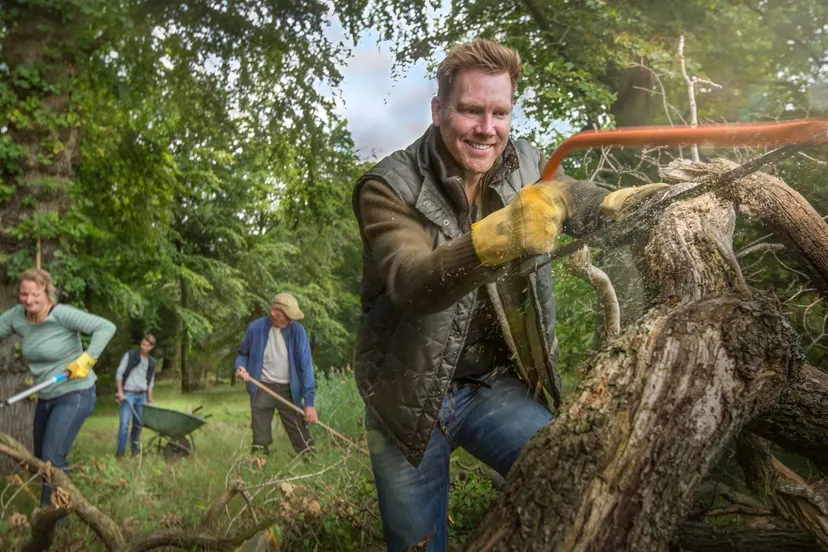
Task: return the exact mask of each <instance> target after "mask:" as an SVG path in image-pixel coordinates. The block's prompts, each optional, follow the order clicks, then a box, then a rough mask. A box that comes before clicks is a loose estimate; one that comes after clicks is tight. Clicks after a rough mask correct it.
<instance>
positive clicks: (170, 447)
mask: <svg viewBox="0 0 828 552" xmlns="http://www.w3.org/2000/svg"><path fill="white" fill-rule="evenodd" d="M201 408H202V407H200V406H199V407H198V408H196V409H195V410H193V412H192V413H189V412H180V411H178V410H172V409H170V408H161V407H160V406H154V405H151V404H145V405H144V408H143V413H142V414H143V415H142V416H141V418H140V419H139V420H138V421H139V423H141V424H142V425H143V426H144V427H147V428H149V429H151V430H153V431H154V432H155V433H156V434H155V435H153V436H152V438H151V439H150V440H149V441H148V442H147V449H152V447H156V448H157V450H158V454H163V455H164V457H165V458H177V457H180V456H189V455H190V454H191V453H194V452H195V441H194V440H193V437H192V433H193V432H194V431H195V430H197V429H198V428H200V427H201V426H203V425H204V424H206V423H207V418H209V417H210V416H211V415H210V414H208V415H207V416H204V417H201V416H196V415H195V413H196V412H198V411H199V410H201ZM133 412H134V411H133ZM136 417H137V416H136Z"/></svg>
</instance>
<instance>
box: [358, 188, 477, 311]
mask: <svg viewBox="0 0 828 552" xmlns="http://www.w3.org/2000/svg"><path fill="white" fill-rule="evenodd" d="M359 205H360V218H361V224H362V229H363V232H364V233H365V237H366V241H367V242H368V247H369V249H370V252H371V255H372V257H373V259H374V263H375V265H376V267H377V270H378V271H379V273H380V276H381V277H382V278H383V280H384V283H385V286H386V288H387V289H388V292H389V294H390V295H391V299H392V300H393V301H394V302H395V303H396V304H398V305H399V306H400V307H401V308H402V309H403V310H406V311H408V312H410V313H413V314H416V315H424V314H430V313H434V312H439V311H441V310H444V309H446V308H448V307H450V306H451V305H452V304H454V303H455V302H456V301H457V300H459V299H460V298H461V297H463V296H464V295H466V294H468V293H469V292H471V291H472V290H474V289H475V288H476V287H478V286H480V285H481V283H484V281H485V277H486V276H487V275H488V274H489V269H488V268H487V267H483V266H482V264H481V262H480V259H478V258H477V255H476V253H475V252H474V246H473V244H472V241H471V236H470V235H465V236H462V237H460V238H458V239H456V240H453V241H450V242H447V243H445V244H443V245H441V246H440V247H438V248H436V249H435V248H434V245H433V242H432V238H431V237H429V235H428V234H427V233H426V231H425V230H424V229H423V227H422V222H421V220H420V216H419V215H418V214H417V213H416V212H414V210H413V209H412V208H411V207H409V206H407V205H405V203H403V201H402V200H401V199H399V198H398V197H396V195H395V194H394V192H393V191H392V190H391V189H390V188H388V187H387V186H385V185H384V184H382V183H381V182H377V181H368V182H366V183H365V184H364V185H363V188H362V190H361V191H360V195H359Z"/></svg>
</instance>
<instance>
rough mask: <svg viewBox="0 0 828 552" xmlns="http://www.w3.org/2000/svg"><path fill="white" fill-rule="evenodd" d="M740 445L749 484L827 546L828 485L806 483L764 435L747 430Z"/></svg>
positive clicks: (739, 450) (782, 513) (827, 548)
mask: <svg viewBox="0 0 828 552" xmlns="http://www.w3.org/2000/svg"><path fill="white" fill-rule="evenodd" d="M737 445H738V453H737V457H738V459H739V463H740V464H741V465H742V469H743V470H744V472H745V481H747V483H748V485H749V486H750V487H751V488H752V489H753V490H754V491H755V492H756V493H757V494H759V495H760V496H762V497H763V498H765V499H766V500H767V501H768V502H771V503H772V504H773V505H774V507H775V508H776V510H777V511H778V512H779V513H780V514H781V515H782V516H783V517H784V518H785V519H787V520H788V521H791V522H794V523H796V524H798V525H799V526H800V527H802V528H803V529H804V530H806V531H808V532H809V533H811V535H813V537H814V539H815V540H816V541H817V542H818V543H819V545H820V546H821V547H822V548H823V549H824V550H828V485H826V484H825V482H824V481H822V482H820V483H818V484H816V485H808V484H807V483H805V481H803V480H802V478H801V477H799V476H798V475H796V474H795V473H794V472H793V471H791V470H790V469H789V468H788V467H787V466H785V465H784V464H782V463H781V462H780V461H779V460H777V459H776V458H775V457H774V456H773V455H772V454H771V452H770V447H769V443H768V441H766V440H765V439H762V438H761V437H757V436H755V435H750V434H744V435H742V436H741V437H740V438H739V439H738V440H737Z"/></svg>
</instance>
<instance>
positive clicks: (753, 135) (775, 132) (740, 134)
mask: <svg viewBox="0 0 828 552" xmlns="http://www.w3.org/2000/svg"><path fill="white" fill-rule="evenodd" d="M826 142H828V119H801V120H798V121H787V122H782V123H743V124H732V125H699V126H698V127H696V128H687V127H682V128H673V127H635V128H623V129H615V130H601V131H587V132H582V133H580V134H576V135H575V136H573V137H572V138H568V139H567V140H564V141H563V142H562V143H561V145H560V146H558V148H556V149H555V151H554V152H552V155H551V156H550V157H549V161H548V162H547V163H546V167H544V170H543V174H542V176H541V179H542V180H550V179H553V178H554V175H555V173H556V172H557V170H558V167H559V166H560V164H561V161H562V160H563V159H564V157H566V155H567V154H569V153H571V152H572V151H575V150H577V149H582V148H590V147H596V146H608V145H620V146H643V145H647V144H658V145H671V146H676V145H682V144H692V143H699V144H703V145H712V146H719V147H731V146H737V145H741V146H754V147H768V146H779V145H781V146H782V147H779V148H777V149H775V150H772V151H770V152H768V153H766V154H764V155H760V156H759V157H756V158H754V159H751V160H750V161H748V162H747V163H745V164H743V165H741V166H739V167H737V168H735V169H733V170H731V171H728V172H726V173H724V174H721V175H719V176H718V177H715V178H712V179H708V180H705V181H703V182H700V183H699V184H698V185H696V186H694V187H692V188H689V189H687V190H684V191H682V192H680V193H678V194H674V195H672V196H668V197H666V198H664V199H662V200H661V201H659V202H657V203H655V204H648V205H645V206H644V207H642V208H641V209H639V210H637V211H636V212H635V213H634V214H631V215H629V216H627V217H625V218H624V219H623V220H620V221H618V222H615V223H613V224H611V225H610V226H608V227H606V228H605V229H602V230H598V231H597V232H593V233H591V234H588V235H586V236H584V237H583V238H581V239H578V240H575V241H573V242H571V243H569V244H568V245H566V246H564V247H561V248H560V249H557V250H555V251H552V252H550V253H546V254H543V255H538V256H536V257H531V258H529V259H526V260H524V261H523V262H521V263H520V265H519V267H518V268H517V270H516V271H515V269H514V267H512V266H509V265H504V266H503V267H501V268H500V269H499V270H498V271H497V272H498V274H505V273H517V274H520V275H524V276H526V275H529V274H531V273H532V272H535V271H536V270H538V269H539V268H541V267H542V266H544V265H547V264H549V263H551V262H552V261H554V260H556V259H560V258H563V257H566V256H568V255H571V254H572V253H574V252H575V251H578V250H579V249H581V248H582V247H584V246H587V245H589V246H597V247H612V246H617V245H621V244H623V243H626V242H627V241H629V238H630V237H632V236H635V235H638V234H640V233H641V232H643V231H645V230H646V229H647V228H649V227H650V226H651V225H652V224H653V222H654V221H655V220H656V218H657V217H658V215H659V214H660V213H662V212H663V211H664V209H665V208H666V207H667V206H668V205H670V204H672V203H675V202H676V201H681V200H685V199H690V198H693V197H698V196H700V195H702V194H705V193H707V192H710V191H712V190H715V189H716V188H718V187H719V186H722V185H725V184H727V183H729V182H733V181H735V180H738V179H740V178H743V177H745V176H747V175H749V174H750V173H752V172H754V171H757V170H759V169H760V168H762V167H763V166H764V165H767V164H768V163H772V162H775V161H779V160H781V159H784V158H785V157H789V156H791V155H793V154H795V153H796V152H797V151H799V150H800V149H801V148H802V147H804V146H815V145H819V144H824V143H826Z"/></svg>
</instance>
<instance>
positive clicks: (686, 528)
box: [679, 522, 821, 552]
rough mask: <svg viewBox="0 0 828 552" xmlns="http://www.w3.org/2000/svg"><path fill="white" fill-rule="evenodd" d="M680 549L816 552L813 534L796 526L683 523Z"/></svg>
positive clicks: (817, 550)
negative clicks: (788, 527) (795, 527)
mask: <svg viewBox="0 0 828 552" xmlns="http://www.w3.org/2000/svg"><path fill="white" fill-rule="evenodd" d="M679 543H680V544H681V549H682V550H692V552H744V551H745V550H750V552H820V551H821V548H820V547H819V545H818V544H817V542H816V541H815V540H814V537H812V536H811V534H810V533H808V532H806V531H802V530H800V529H787V528H779V527H767V528H761V527H760V528H757V527H745V526H743V525H736V526H734V525H708V524H706V523H691V522H684V523H682V524H681V529H680V531H679Z"/></svg>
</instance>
